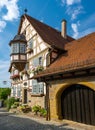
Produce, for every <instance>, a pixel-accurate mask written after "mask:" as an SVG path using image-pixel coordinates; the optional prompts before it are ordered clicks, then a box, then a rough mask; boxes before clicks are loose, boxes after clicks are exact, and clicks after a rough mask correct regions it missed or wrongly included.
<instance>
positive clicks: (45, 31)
mask: <svg viewBox="0 0 95 130" xmlns="http://www.w3.org/2000/svg"><path fill="white" fill-rule="evenodd" d="M24 17H26V18H27V19H28V21H29V22H30V24H31V25H32V26H33V27H34V28H35V30H36V31H37V33H38V34H39V35H40V36H41V38H42V39H43V40H44V41H45V42H46V43H47V44H49V45H50V46H51V47H54V48H57V49H61V50H64V45H65V44H66V43H68V42H70V41H73V40H74V39H73V38H72V37H70V36H67V39H64V38H63V37H62V36H61V32H59V31H57V30H56V29H54V28H52V27H50V26H48V25H46V24H44V23H42V22H40V21H38V20H36V19H34V18H32V17H30V16H29V15H27V14H25V15H23V16H22V18H21V19H22V20H21V21H23V18H24ZM20 28H21V23H20V27H19V31H18V33H20Z"/></svg>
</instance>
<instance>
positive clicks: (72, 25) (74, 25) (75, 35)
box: [71, 23, 79, 38]
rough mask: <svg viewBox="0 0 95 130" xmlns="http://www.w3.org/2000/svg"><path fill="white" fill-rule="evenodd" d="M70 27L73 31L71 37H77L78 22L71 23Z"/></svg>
mask: <svg viewBox="0 0 95 130" xmlns="http://www.w3.org/2000/svg"><path fill="white" fill-rule="evenodd" d="M71 28H72V29H73V32H74V34H73V37H74V38H77V37H78V35H79V32H78V24H77V23H72V24H71Z"/></svg>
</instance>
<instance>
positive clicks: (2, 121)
mask: <svg viewBox="0 0 95 130" xmlns="http://www.w3.org/2000/svg"><path fill="white" fill-rule="evenodd" d="M0 130H72V129H71V128H70V127H68V126H67V124H64V125H58V124H53V123H50V122H47V121H41V120H40V121H38V120H33V119H31V118H30V119H29V118H27V117H23V116H17V115H13V114H9V113H6V112H4V113H1V112H0Z"/></svg>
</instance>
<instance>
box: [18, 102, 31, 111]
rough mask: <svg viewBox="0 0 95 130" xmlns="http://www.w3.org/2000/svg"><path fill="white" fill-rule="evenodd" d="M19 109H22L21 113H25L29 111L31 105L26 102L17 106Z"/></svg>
mask: <svg viewBox="0 0 95 130" xmlns="http://www.w3.org/2000/svg"><path fill="white" fill-rule="evenodd" d="M19 110H20V111H22V112H23V113H27V112H30V111H31V107H30V106H28V105H27V104H23V105H21V106H19Z"/></svg>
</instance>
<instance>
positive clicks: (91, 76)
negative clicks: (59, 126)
mask: <svg viewBox="0 0 95 130" xmlns="http://www.w3.org/2000/svg"><path fill="white" fill-rule="evenodd" d="M94 48H95V33H91V34H89V35H87V36H85V37H83V38H80V39H78V40H74V41H72V42H69V43H67V44H66V45H65V49H66V50H67V51H66V52H65V53H64V54H62V55H60V57H59V58H58V59H57V60H56V61H55V62H53V63H52V64H51V65H50V66H49V67H48V68H47V69H46V70H44V71H43V72H41V73H40V74H38V75H35V76H34V77H33V78H34V79H37V80H38V81H39V82H42V81H43V82H45V83H46V86H47V91H48V97H47V98H48V103H47V104H48V119H55V120H56V119H66V120H72V121H76V122H80V123H84V124H90V125H95V49H94Z"/></svg>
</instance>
